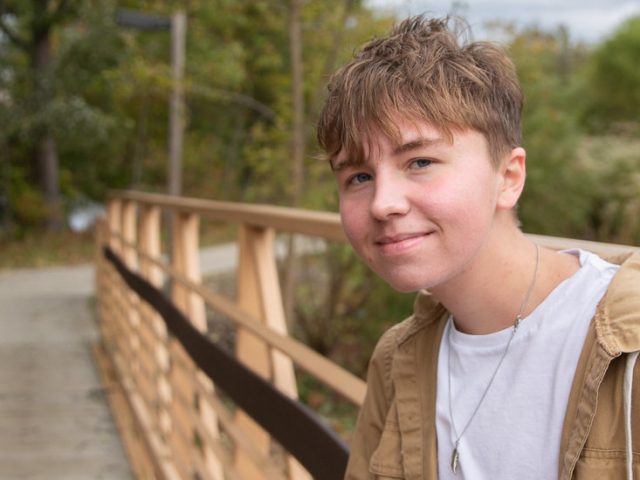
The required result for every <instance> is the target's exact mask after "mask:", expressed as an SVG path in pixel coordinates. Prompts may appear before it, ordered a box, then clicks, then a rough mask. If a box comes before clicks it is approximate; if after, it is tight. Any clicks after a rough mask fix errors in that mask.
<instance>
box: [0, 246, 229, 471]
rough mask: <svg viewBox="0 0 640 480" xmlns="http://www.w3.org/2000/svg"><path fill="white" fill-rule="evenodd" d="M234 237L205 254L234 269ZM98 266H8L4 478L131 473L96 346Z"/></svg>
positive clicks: (0, 375)
mask: <svg viewBox="0 0 640 480" xmlns="http://www.w3.org/2000/svg"><path fill="white" fill-rule="evenodd" d="M237 255H238V254H237V247H236V245H234V244H228V245H222V246H218V247H215V248H209V249H205V250H203V251H202V252H201V264H202V271H203V274H211V273H216V272H220V271H229V270H231V269H233V268H234V266H235V264H236V262H237ZM93 294H94V269H93V266H92V265H81V266H76V267H58V268H46V269H24V270H8V271H2V272H0V479H1V480H5V479H47V480H49V479H64V480H75V479H78V480H80V479H82V480H87V479H114V480H119V479H132V478H133V474H132V472H131V470H130V467H129V464H128V461H127V459H126V457H125V454H124V451H123V448H122V444H121V441H120V437H119V435H118V432H117V429H116V427H115V423H114V422H113V419H112V417H111V413H110V411H109V407H108V404H107V400H106V397H105V394H104V391H103V389H102V386H101V384H100V380H99V377H98V373H97V370H96V367H95V365H94V361H93V356H92V353H91V344H92V342H94V341H96V340H97V338H98V332H97V328H96V324H95V314H94V306H93V303H92V296H93Z"/></svg>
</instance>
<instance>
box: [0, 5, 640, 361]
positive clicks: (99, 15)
mask: <svg viewBox="0 0 640 480" xmlns="http://www.w3.org/2000/svg"><path fill="white" fill-rule="evenodd" d="M122 8H130V9H138V10H144V11H145V12H149V13H156V14H161V15H167V16H168V15H170V14H171V13H172V12H173V11H174V10H175V9H176V8H182V9H184V10H185V11H186V13H187V17H188V30H187V31H188V36H187V48H186V51H187V59H186V77H185V92H186V103H187V105H186V107H187V109H186V110H187V128H186V133H185V142H184V155H183V158H184V160H183V162H184V170H183V192H184V194H185V195H187V196H196V197H203V198H212V199H220V200H232V201H244V202H264V203H272V204H279V205H291V204H299V205H300V206H303V207H307V208H314V209H328V210H336V209H337V197H336V194H335V187H334V185H333V179H332V175H331V172H330V171H329V168H328V167H327V165H325V164H324V163H322V162H321V161H318V160H316V159H315V155H316V154H317V153H318V149H317V146H316V142H315V122H316V118H317V115H318V112H319V110H320V108H321V105H322V101H323V98H324V92H325V85H326V80H327V78H328V75H329V74H330V72H332V71H333V70H334V69H335V68H336V67H337V66H338V65H340V64H341V63H343V62H344V61H345V60H346V59H347V58H349V57H350V55H351V53H352V51H353V49H354V48H355V47H356V46H357V45H360V44H362V43H363V42H364V41H366V40H368V39H370V38H371V37H373V36H375V35H376V34H380V33H381V32H385V31H387V30H388V28H389V27H390V26H391V25H392V24H393V22H394V21H395V19H394V18H392V17H391V16H389V14H387V13H382V12H379V11H373V10H372V9H371V8H369V7H367V4H366V3H365V2H364V1H362V0H331V1H326V2H324V1H315V0H307V1H301V0H190V1H186V0H185V1H174V2H167V1H166V0H146V1H144V2H140V1H133V0H122V1H116V0H73V1H72V0H3V1H1V2H0V126H1V128H0V232H1V234H0V236H2V237H4V238H7V237H12V236H13V237H15V236H16V235H24V234H25V232H27V233H28V232H33V231H36V232H37V231H40V230H41V229H42V228H53V229H55V228H60V227H61V225H62V220H63V218H64V215H65V213H66V212H68V211H69V209H70V208H71V207H72V206H73V205H74V204H75V203H76V202H78V201H83V200H94V201H97V202H102V201H103V200H104V197H105V193H106V192H107V191H108V190H109V189H114V188H136V189H143V190H147V191H159V192H163V191H165V186H166V184H167V180H166V170H167V168H166V165H167V129H168V99H169V96H170V92H171V87H172V85H171V72H170V66H169V61H170V55H169V52H170V36H169V34H168V33H166V32H140V31H134V30H128V29H125V28H122V27H120V26H118V25H117V23H116V12H117V10H118V9H122ZM462 13H463V12H462ZM493 29H494V30H495V31H496V32H497V33H499V38H501V39H502V42H503V43H504V44H505V46H506V47H507V48H508V49H509V51H510V53H511V54H512V56H513V59H514V61H515V63H516V66H517V68H518V72H519V76H520V79H521V82H522V85H523V89H524V91H525V95H526V107H525V116H524V146H525V147H526V149H527V152H528V174H529V179H530V181H529V182H528V186H527V188H526V191H525V194H524V196H523V198H522V201H521V204H520V217H521V220H522V223H523V228H524V230H525V231H528V232H535V233H543V234H550V235H560V236H567V237H580V238H587V239H593V240H600V241H612V242H620V243H633V244H639V243H640V139H639V138H638V133H639V131H640V114H639V112H640V69H638V65H637V63H638V59H640V17H636V18H632V19H630V20H628V21H627V22H625V23H624V24H623V25H621V26H620V27H619V28H618V29H617V30H616V31H615V32H613V33H612V34H611V35H610V36H609V37H608V38H605V39H604V40H603V41H601V42H600V43H599V44H596V45H583V44H579V43H576V42H574V41H572V39H571V36H570V33H571V32H569V31H567V30H566V29H565V28H558V29H556V30H553V31H545V30H542V29H539V28H515V27H513V26H511V25H505V24H495V25H493ZM296 32H298V33H296ZM297 35H299V36H300V38H301V41H299V42H298V41H296V40H295V38H296V36H297ZM292 45H294V46H295V45H298V46H300V47H301V49H300V52H299V57H297V56H296V52H295V48H292ZM296 58H298V61H297V62H296V61H295V59H296ZM296 79H297V80H296ZM296 112H297V113H296ZM301 118H303V119H304V122H303V123H300V119H301ZM301 152H302V153H301ZM296 158H297V159H300V158H302V159H303V162H302V163H300V162H296V161H294V159H296ZM293 178H295V179H297V180H296V181H292V179H293ZM350 255H351V254H350V253H348V252H345V251H343V249H341V248H336V249H330V250H329V251H328V252H327V257H326V259H325V260H324V262H325V263H326V265H325V266H322V265H320V263H321V262H319V260H318V259H313V258H310V259H306V261H308V262H310V264H309V265H307V266H305V268H304V269H300V273H299V275H309V274H316V275H315V276H316V278H324V279H325V281H326V286H325V287H322V288H304V287H302V286H301V287H300V288H299V289H298V291H297V292H295V296H296V298H297V299H298V302H296V304H297V307H296V308H295V311H296V316H297V317H298V318H299V322H298V323H297V325H298V327H297V328H299V334H300V335H301V336H303V337H305V338H306V339H307V340H308V341H309V342H310V343H312V344H314V345H315V346H316V348H318V350H321V351H325V352H331V350H332V349H333V348H335V345H336V342H337V340H336V339H338V338H339V339H341V340H342V341H343V342H344V341H348V339H349V338H354V339H355V340H354V343H357V338H360V337H354V335H355V334H354V332H355V331H356V327H357V328H360V329H362V325H363V323H367V322H366V319H367V317H368V316H369V315H370V314H371V312H372V311H376V309H377V311H381V310H384V309H385V308H386V310H385V311H386V313H384V315H387V314H388V316H387V318H392V319H393V320H397V319H399V318H400V316H402V315H403V314H404V313H403V312H407V311H408V310H409V308H410V303H411V298H410V297H398V296H394V295H393V294H391V293H389V292H388V291H387V290H385V288H386V287H384V286H382V285H381V284H379V283H378V282H377V281H376V280H375V279H374V278H372V277H370V276H369V274H368V273H365V272H364V270H363V269H362V268H361V266H359V264H358V263H357V262H354V261H353V258H352V257H351V256H350ZM349 272H352V273H349ZM338 286H339V287H340V290H339V291H338V290H336V288H337V287H338ZM363 291H366V292H368V293H369V294H370V295H369V297H368V299H367V300H366V301H364V300H363V298H362V297H361V295H360V293H361V292H363ZM332 299H333V300H335V302H333V300H332ZM312 305H317V306H318V308H315V309H314V308H310V306H312ZM372 306H373V307H372ZM372 308H373V310H372ZM327 309H328V310H327ZM390 310H393V311H392V312H391V311H390ZM328 318H330V319H331V324H328V325H327V324H325V323H323V322H326V321H327V319H328ZM357 319H360V320H357ZM382 323H384V321H382ZM359 335H362V332H361V330H360V333H359ZM370 336H371V337H372V338H375V337H376V336H377V333H376V332H373V333H371V335H370ZM361 363H362V362H361ZM360 367H362V365H360ZM360 367H359V368H360ZM362 368H363V367H362Z"/></svg>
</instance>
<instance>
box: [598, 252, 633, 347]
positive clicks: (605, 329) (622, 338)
mask: <svg viewBox="0 0 640 480" xmlns="http://www.w3.org/2000/svg"><path fill="white" fill-rule="evenodd" d="M605 260H607V261H609V262H612V263H619V264H621V265H620V269H619V270H618V272H617V273H616V275H615V276H614V277H613V279H612V280H611V283H610V285H609V288H608V289H607V292H606V294H605V295H604V297H603V298H602V300H601V301H600V304H599V305H598V310H597V313H596V317H595V327H596V337H597V341H598V343H600V345H602V347H603V348H604V349H605V350H606V352H607V353H608V354H609V355H611V356H613V357H616V356H618V355H620V354H621V353H629V352H636V351H638V350H640V253H635V254H627V255H617V256H616V257H609V258H607V257H605Z"/></svg>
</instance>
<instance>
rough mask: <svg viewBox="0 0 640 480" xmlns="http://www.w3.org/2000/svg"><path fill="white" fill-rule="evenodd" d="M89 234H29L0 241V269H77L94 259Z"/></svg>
mask: <svg viewBox="0 0 640 480" xmlns="http://www.w3.org/2000/svg"><path fill="white" fill-rule="evenodd" d="M95 248H96V247H95V239H94V236H93V233H73V232H69V231H64V232H59V233H48V232H29V233H26V234H24V235H22V236H20V237H7V238H3V237H0V252H1V253H0V269H3V270H5V269H11V268H27V267H49V266H54V265H77V264H80V263H85V262H91V261H93V259H94V256H95Z"/></svg>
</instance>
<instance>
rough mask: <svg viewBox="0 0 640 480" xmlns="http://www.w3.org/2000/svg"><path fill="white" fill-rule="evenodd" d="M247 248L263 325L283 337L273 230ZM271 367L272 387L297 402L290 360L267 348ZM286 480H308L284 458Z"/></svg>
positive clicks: (254, 237) (258, 233)
mask: <svg viewBox="0 0 640 480" xmlns="http://www.w3.org/2000/svg"><path fill="white" fill-rule="evenodd" d="M249 239H250V242H249V245H248V246H249V248H251V249H252V250H253V252H252V254H251V258H252V259H253V260H254V262H255V272H254V273H255V274H256V275H257V284H258V292H259V297H260V304H261V307H262V308H261V309H262V315H261V318H262V319H263V322H264V325H265V326H266V327H267V328H268V329H270V330H272V331H273V332H275V333H277V334H280V335H282V336H283V337H286V336H287V322H286V319H285V313H284V305H283V304H282V293H281V290H280V280H279V278H278V268H277V265H276V256H275V231H274V230H273V229H260V230H256V229H252V230H251V234H250V235H249ZM269 354H270V356H271V365H272V377H273V384H274V385H275V386H276V388H278V389H279V390H280V391H282V392H283V393H284V394H285V395H287V396H289V397H290V398H294V399H297V398H298V387H297V384H296V377H295V371H294V368H293V362H292V361H291V358H290V357H288V356H286V355H284V354H283V353H282V352H280V351H278V350H276V349H274V348H269ZM287 463H288V466H289V478H290V479H292V480H311V475H309V473H308V472H307V471H306V470H305V469H304V467H302V465H300V463H299V462H298V461H297V460H296V459H295V458H293V457H292V456H290V455H289V456H288V458H287Z"/></svg>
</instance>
